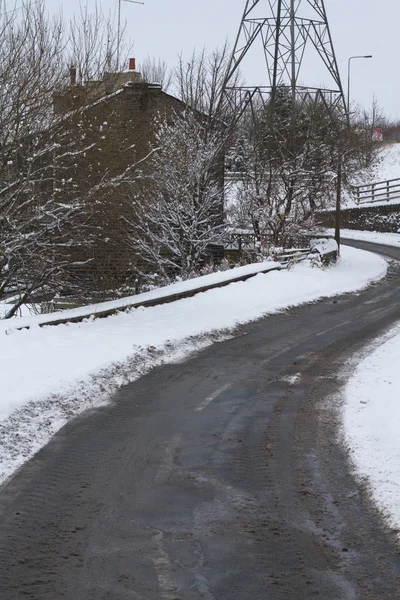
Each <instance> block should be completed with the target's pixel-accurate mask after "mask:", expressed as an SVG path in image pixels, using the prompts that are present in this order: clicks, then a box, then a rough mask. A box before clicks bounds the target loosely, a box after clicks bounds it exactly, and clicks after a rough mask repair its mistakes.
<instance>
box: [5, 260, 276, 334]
mask: <svg viewBox="0 0 400 600" xmlns="http://www.w3.org/2000/svg"><path fill="white" fill-rule="evenodd" d="M279 266H280V263H279V262H274V261H263V262H258V263H253V264H250V265H245V266H243V267H235V268H234V269H229V270H227V271H219V272H217V273H210V274H209V275H203V276H202V277H196V278H194V279H187V280H186V281H180V282H178V283H172V284H170V285H166V286H164V287H161V288H157V289H154V290H152V291H151V292H145V293H143V294H136V295H135V296H127V297H125V298H121V299H119V300H110V301H109V302H100V303H98V304H90V305H87V306H80V307H78V308H71V309H68V310H63V311H58V312H56V313H51V314H43V315H31V316H29V317H24V316H22V317H19V318H18V320H15V319H13V320H6V321H0V333H1V331H2V330H3V331H7V332H9V331H11V330H12V329H16V328H21V327H32V326H35V325H40V324H41V323H50V322H51V321H59V320H60V319H74V318H77V317H86V316H89V315H91V314H93V315H96V314H97V313H99V312H103V311H108V310H115V309H117V310H118V309H121V310H124V309H125V308H127V307H129V306H132V305H133V304H136V305H137V304H140V303H142V302H146V301H148V300H157V299H161V298H167V297H168V296H175V295H176V294H181V293H183V292H190V291H195V290H197V289H201V288H203V287H207V286H211V285H216V284H219V283H223V282H225V281H229V280H230V279H234V278H239V277H244V276H246V275H252V274H254V275H256V274H257V273H260V272H261V271H269V270H272V269H276V268H277V267H279ZM0 310H1V304H0ZM0 314H1V313H0Z"/></svg>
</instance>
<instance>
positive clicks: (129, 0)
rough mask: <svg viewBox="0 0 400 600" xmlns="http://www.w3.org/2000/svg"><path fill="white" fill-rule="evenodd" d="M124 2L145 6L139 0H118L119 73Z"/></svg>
mask: <svg viewBox="0 0 400 600" xmlns="http://www.w3.org/2000/svg"><path fill="white" fill-rule="evenodd" d="M122 2H129V3H130V4H144V2H138V1H137V0H118V30H117V71H119V60H120V50H121V5H122Z"/></svg>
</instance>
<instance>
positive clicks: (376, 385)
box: [343, 325, 400, 529]
mask: <svg viewBox="0 0 400 600" xmlns="http://www.w3.org/2000/svg"><path fill="white" fill-rule="evenodd" d="M377 343H378V347H376V344H375V349H371V352H370V353H369V354H368V356H367V357H366V358H364V359H363V360H362V361H361V362H360V363H359V365H358V366H357V368H356V371H355V373H354V374H353V376H352V378H351V380H350V382H349V383H348V384H347V386H346V389H345V406H344V410H343V424H344V435H345V440H346V442H347V444H348V446H349V448H350V452H351V457H352V459H353V462H354V465H355V468H356V472H357V473H358V474H359V475H360V476H361V477H366V478H367V480H368V482H369V484H370V488H371V492H372V496H373V498H374V500H375V502H376V503H377V505H378V506H379V507H380V508H381V509H382V510H383V512H384V514H385V515H386V516H387V518H388V521H389V524H390V525H391V526H392V527H395V528H397V529H400V503H399V498H400V371H399V365H400V325H399V326H397V327H395V328H394V329H393V330H392V331H391V332H390V333H389V334H388V335H386V336H385V337H383V338H381V339H380V340H379V341H378V342H377Z"/></svg>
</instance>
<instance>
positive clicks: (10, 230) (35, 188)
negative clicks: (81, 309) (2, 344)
mask: <svg viewBox="0 0 400 600" xmlns="http://www.w3.org/2000/svg"><path fill="white" fill-rule="evenodd" d="M83 18H84V24H83V25H82V29H81V35H82V36H83V37H84V36H85V35H86V33H87V32H89V33H88V38H89V39H88V40H85V39H82V40H80V42H79V40H78V38H77V37H75V42H74V41H73V44H72V48H73V51H74V52H76V49H77V48H78V47H79V48H87V52H85V53H84V54H83V55H82V56H83V59H82V63H81V64H82V67H81V72H82V77H86V76H88V77H91V76H92V75H96V73H99V72H100V71H99V69H100V68H102V65H103V66H104V65H106V64H107V60H108V54H109V46H107V45H104V44H102V42H101V40H104V39H105V37H106V34H105V32H107V31H108V30H107V27H106V28H105V29H104V28H103V29H100V30H98V36H99V38H98V40H97V42H96V38H95V32H96V27H95V26H94V25H96V26H97V25H98V23H99V22H98V21H97V18H98V17H97V16H96V15H95V17H94V18H93V21H92V22H91V21H90V18H89V16H88V15H85V14H84V17H83ZM0 32H1V37H0V108H1V110H0V300H1V299H5V298H6V299H8V300H9V301H10V308H9V310H8V312H7V314H6V317H11V316H13V315H14V314H15V312H16V311H17V310H18V308H19V306H21V304H24V303H25V302H26V301H27V300H28V299H29V298H30V297H32V295H35V294H36V295H37V294H39V295H40V294H43V293H45V292H47V291H49V290H50V291H52V292H53V293H54V292H55V291H57V290H58V289H61V288H62V287H64V286H65V285H66V284H67V283H68V281H69V279H70V272H71V266H73V262H80V261H79V257H77V253H76V249H77V248H80V247H81V248H83V247H86V246H87V245H90V244H91V243H92V241H93V239H94V238H95V236H96V235H97V232H96V228H95V227H94V226H93V224H92V223H91V221H90V219H91V213H92V212H93V211H92V209H91V204H90V199H91V198H92V197H93V194H95V193H96V192H98V189H99V188H100V187H102V188H104V187H106V186H107V185H113V184H116V183H117V180H118V175H120V176H121V177H123V176H124V173H120V174H116V173H114V174H113V175H112V177H108V176H107V174H106V173H104V174H102V175H101V176H100V177H99V178H98V180H97V181H95V182H94V183H93V186H92V189H91V190H89V191H88V192H87V193H85V194H83V193H82V189H81V188H80V187H79V185H76V184H75V182H74V181H73V180H72V178H71V175H70V174H71V165H72V166H74V165H75V164H77V163H79V162H81V161H82V160H86V155H87V154H88V153H89V152H90V150H91V149H93V148H94V147H95V146H97V145H98V144H99V143H101V139H102V137H104V136H103V135H102V132H101V131H100V130H97V131H95V132H93V134H92V135H91V137H90V139H89V138H88V137H87V135H86V134H84V133H83V130H82V129H80V123H82V121H83V120H84V119H85V118H86V117H85V111H86V110H87V106H85V102H86V101H87V98H86V97H85V96H83V97H82V102H81V103H78V104H77V105H76V106H74V108H73V109H71V110H64V111H60V110H58V111H57V110H55V103H54V94H55V92H56V91H58V92H59V91H60V89H61V90H62V86H63V84H64V83H65V76H66V73H68V64H69V62H70V59H71V55H70V51H71V50H70V46H69V45H68V44H69V38H68V35H67V33H66V26H65V23H64V22H63V21H62V19H61V18H57V19H49V18H48V17H47V16H46V11H45V3H44V0H42V1H40V2H39V3H37V4H35V5H27V6H26V7H25V8H24V9H23V10H22V11H19V12H18V14H16V13H3V14H2V15H0ZM85 32H86V33H85ZM90 32H91V33H90ZM76 35H77V34H76ZM107 35H108V34H107ZM78 42H79V43H78ZM74 44H75V45H74ZM95 48H97V49H102V56H100V57H99V62H98V63H97V64H96V65H95V71H89V70H85V69H89V62H90V60H89V58H90V56H91V55H92V54H91V53H93V52H94V49H95ZM75 56H78V55H77V54H75ZM77 64H79V63H77ZM96 69H97V71H96ZM125 175H126V174H125ZM72 250H74V252H75V253H74V254H71V253H72ZM82 254H83V255H84V253H82ZM10 298H12V300H10Z"/></svg>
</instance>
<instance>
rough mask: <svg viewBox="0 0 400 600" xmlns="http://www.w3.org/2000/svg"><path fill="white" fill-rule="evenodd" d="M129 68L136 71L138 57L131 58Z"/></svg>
mask: <svg viewBox="0 0 400 600" xmlns="http://www.w3.org/2000/svg"><path fill="white" fill-rule="evenodd" d="M129 70H130V71H136V58H130V59H129Z"/></svg>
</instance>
